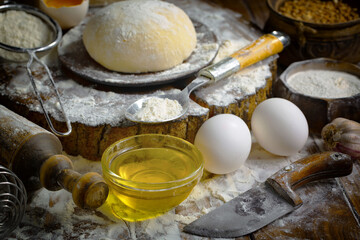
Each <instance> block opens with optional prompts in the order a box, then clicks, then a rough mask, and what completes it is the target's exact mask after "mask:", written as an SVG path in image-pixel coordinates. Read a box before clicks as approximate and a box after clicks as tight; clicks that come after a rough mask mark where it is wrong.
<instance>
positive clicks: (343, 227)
mask: <svg viewBox="0 0 360 240" xmlns="http://www.w3.org/2000/svg"><path fill="white" fill-rule="evenodd" d="M211 2H215V3H216V4H221V5H222V6H225V7H229V8H231V9H234V10H237V11H239V12H240V13H242V14H243V17H244V18H245V19H247V20H249V21H251V22H253V23H254V24H256V25H257V26H259V27H260V28H261V26H262V24H263V23H264V22H265V20H266V16H267V9H266V4H265V2H266V1H265V0H253V1H251V0H244V1H240V0H239V1H230V0H211ZM0 79H1V76H0ZM266 89H267V91H269V92H270V91H271V84H270V85H269V87H267V88H266ZM264 94H265V93H264ZM249 101H250V100H249ZM254 101H255V100H254ZM9 104H11V102H9ZM243 104H248V103H246V102H245V103H243ZM237 107H238V106H235V107H234V106H232V107H231V106H229V109H220V111H223V112H232V111H235V110H231V109H236V108H237ZM240 107H241V106H240ZM19 109H20V110H19V111H22V112H23V113H24V114H28V115H34V113H33V112H29V110H27V108H26V107H22V108H19ZM211 111H212V112H213V113H214V112H216V109H213V110H211ZM36 114H38V113H36ZM205 118H206V117H205ZM203 121H204V119H192V120H191V121H190V123H189V124H188V128H189V127H190V128H193V129H192V130H191V131H192V132H191V133H190V134H189V133H188V134H189V137H190V138H192V139H193V138H194V131H195V129H197V128H198V126H200V125H201V124H202V122H203ZM43 124H46V123H45V122H44V123H43ZM78 127H79V128H80V126H78V124H76V123H75V124H73V128H74V129H75V132H80V130H79V131H78V130H77V128H78ZM102 131H103V132H109V131H110V132H112V133H113V134H114V136H115V135H117V134H123V133H122V132H123V131H129V132H131V133H132V134H133V133H139V131H138V129H137V128H136V129H135V128H131V129H125V130H123V129H116V128H115V129H114V128H111V127H110V126H105V127H104V128H103V130H102ZM106 136H107V138H108V139H106V140H105V141H104V142H102V143H101V144H100V146H101V147H100V148H101V149H104V147H105V146H106V143H107V142H111V141H113V140H114V138H112V137H111V136H112V134H110V135H107V134H106ZM76 139H77V137H75V138H74V139H73V142H70V141H69V142H67V143H65V145H67V146H68V149H71V150H72V151H71V153H72V154H75V153H77V144H79V143H78V142H77V141H76ZM307 150H308V151H309V153H316V152H321V150H319V148H317V147H316V146H313V145H312V146H311V149H307ZM91 151H92V150H91ZM94 151H101V150H100V149H99V148H96V150H94ZM71 153H70V154H71ZM339 183H340V184H339ZM296 191H297V193H298V194H299V196H300V197H301V199H302V200H303V202H304V204H303V205H302V207H300V208H298V209H297V210H295V211H294V212H292V213H290V214H288V215H287V216H285V217H283V218H281V219H278V220H276V221H274V222H273V223H271V224H270V225H268V226H266V227H264V228H263V229H261V230H259V231H257V232H255V233H253V234H250V235H249V236H245V237H239V238H236V239H238V240H245V239H246V240H248V239H258V240H263V239H281V240H282V239H360V224H359V222H360V219H359V216H360V163H359V161H355V162H354V166H353V172H352V174H350V175H349V176H346V177H341V178H338V180H335V179H329V180H321V181H318V182H313V183H310V184H307V185H304V186H302V187H300V188H298V189H297V190H296ZM210 200H211V199H209V201H210ZM58 201H59V199H56V197H54V198H50V199H49V207H52V206H53V205H55V204H56V202H58ZM209 201H207V202H206V203H207V204H209ZM211 201H214V200H211ZM201 211H202V208H201V206H196V205H194V206H193V208H191V209H183V208H182V207H181V206H179V207H177V208H176V209H175V214H180V213H184V212H187V213H188V214H189V216H191V214H192V213H195V212H201ZM30 213H31V214H30ZM86 214H89V212H87V211H85V210H81V209H79V208H76V209H75V211H74V214H73V215H72V216H71V217H75V218H78V217H79V216H83V215H86ZM92 214H93V215H94V216H96V217H99V218H102V217H104V216H103V215H102V214H101V213H99V212H97V211H94V212H92ZM66 220H69V219H66ZM29 222H30V223H31V224H29ZM62 224H64V223H62V222H61V219H59V218H57V216H56V215H54V214H52V213H51V212H48V211H47V210H46V208H41V207H35V208H30V209H28V214H27V215H26V219H25V221H24V223H22V224H21V226H20V228H24V229H26V228H27V230H26V231H25V233H26V234H27V235H29V236H32V238H30V239H40V238H37V236H39V232H45V233H48V234H49V235H50V236H51V234H52V233H54V232H56V231H58V232H60V233H62V235H61V237H62V238H63V239H75V238H80V236H81V237H83V238H88V239H90V237H89V234H90V232H91V231H92V230H93V229H97V228H106V225H103V224H102V223H94V222H91V221H89V220H87V219H86V220H84V219H79V220H78V221H77V224H76V225H74V226H73V228H72V232H71V233H69V232H67V231H63V230H62V229H61V228H62ZM141 226H142V225H141V224H140V223H139V224H135V227H134V229H133V231H134V232H135V231H138V232H143V231H142V230H141V229H140V228H141ZM183 226H184V225H183V224H182V223H179V229H180V232H181V229H182V228H183ZM23 233H24V232H23ZM132 234H133V232H131V231H130V230H129V231H128V232H127V231H124V232H120V233H119V234H118V236H117V238H116V239H132V238H133V235H132ZM12 236H13V237H14V235H12ZM136 237H137V238H138V239H145V238H146V237H147V236H146V235H144V234H138V235H137V236H136ZM164 238H165V237H164ZM180 238H181V239H189V240H191V239H202V238H199V237H196V236H192V235H188V234H185V233H182V232H181V233H180ZM205 239H207V238H205Z"/></svg>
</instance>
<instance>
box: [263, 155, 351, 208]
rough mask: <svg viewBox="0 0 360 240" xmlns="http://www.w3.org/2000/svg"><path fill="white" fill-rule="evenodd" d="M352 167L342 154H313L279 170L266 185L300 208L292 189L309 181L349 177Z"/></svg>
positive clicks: (299, 202)
mask: <svg viewBox="0 0 360 240" xmlns="http://www.w3.org/2000/svg"><path fill="white" fill-rule="evenodd" d="M352 166H353V163H352V160H351V157H350V156H349V155H346V154H343V153H339V152H324V153H319V154H313V155H310V156H308V157H305V158H303V159H301V160H298V161H296V162H294V163H292V164H291V165H289V166H287V167H285V168H283V169H281V170H280V171H278V172H277V173H275V174H274V175H273V176H271V177H270V178H268V179H267V183H268V184H270V185H271V186H272V187H273V188H274V190H275V191H277V192H278V193H279V194H281V195H282V196H283V197H284V198H286V199H287V200H289V201H290V202H292V203H293V204H294V206H300V205H301V204H302V200H301V198H300V197H299V195H298V194H296V193H295V191H294V189H296V188H297V187H300V186H302V185H303V184H306V183H308V182H311V181H315V180H320V179H325V178H333V177H341V176H346V175H349V174H350V173H351V172H352Z"/></svg>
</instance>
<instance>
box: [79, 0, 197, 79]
mask: <svg viewBox="0 0 360 240" xmlns="http://www.w3.org/2000/svg"><path fill="white" fill-rule="evenodd" d="M83 42H84V45H85V48H86V50H87V51H88V53H89V54H90V56H91V57H92V58H93V59H94V60H95V61H97V62H98V63H99V64H101V65H102V66H104V67H105V68H108V69H110V70H114V71H118V72H125V73H142V72H155V71H161V70H166V69H169V68H172V67H174V66H176V65H178V64H181V63H182V62H183V61H184V60H185V59H186V58H188V57H189V56H190V54H191V53H192V51H193V50H194V48H195V46H196V32H195V29H194V26H193V24H192V22H191V20H190V19H189V17H188V16H187V15H186V13H185V12H184V11H183V10H181V9H180V8H178V7H177V6H175V5H174V4H171V3H167V2H163V1H158V0H126V1H120V2H116V3H113V4H110V5H108V6H107V7H105V8H104V9H102V10H100V11H99V12H97V13H96V14H95V15H94V16H93V17H92V18H91V19H90V20H89V22H88V23H87V24H86V26H85V29H84V32H83Z"/></svg>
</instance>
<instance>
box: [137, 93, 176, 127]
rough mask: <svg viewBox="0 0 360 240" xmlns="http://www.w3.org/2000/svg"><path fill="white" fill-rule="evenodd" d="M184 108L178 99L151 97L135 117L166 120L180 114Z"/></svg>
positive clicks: (149, 120) (150, 120)
mask: <svg viewBox="0 0 360 240" xmlns="http://www.w3.org/2000/svg"><path fill="white" fill-rule="evenodd" d="M182 110H183V108H182V106H181V105H180V103H179V102H178V101H177V100H171V99H168V98H159V97H151V98H149V99H148V100H147V101H146V102H145V103H144V106H143V107H142V108H141V109H140V111H139V112H138V113H136V115H135V117H136V118H137V119H139V120H141V121H146V122H157V121H164V120H168V119H172V118H174V117H176V116H178V115H180V114H181V112H182Z"/></svg>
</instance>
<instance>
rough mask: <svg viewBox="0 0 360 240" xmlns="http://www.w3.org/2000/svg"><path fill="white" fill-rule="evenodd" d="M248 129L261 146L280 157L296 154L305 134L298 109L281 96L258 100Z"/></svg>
mask: <svg viewBox="0 0 360 240" xmlns="http://www.w3.org/2000/svg"><path fill="white" fill-rule="evenodd" d="M251 129H252V132H253V134H254V137H255V138H256V140H257V142H258V143H259V144H260V146H261V147H263V148H264V149H266V150H267V151H269V152H271V153H273V154H276V155H280V156H290V155H293V154H295V153H297V152H298V151H299V150H301V149H302V148H303V147H304V145H305V143H306V141H307V138H308V136H309V127H308V123H307V121H306V118H305V116H304V114H303V113H302V111H301V110H300V109H299V108H298V107H297V106H296V105H295V104H294V103H292V102H290V101H288V100H286V99H282V98H270V99H267V100H265V101H263V102H262V103H260V104H259V105H258V106H257V107H256V108H255V111H254V113H253V115H252V118H251Z"/></svg>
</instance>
